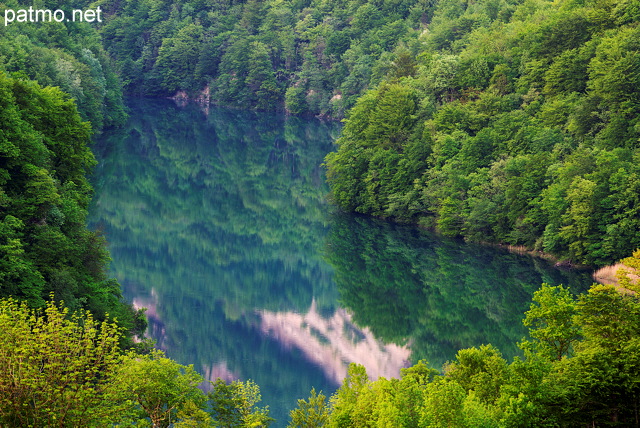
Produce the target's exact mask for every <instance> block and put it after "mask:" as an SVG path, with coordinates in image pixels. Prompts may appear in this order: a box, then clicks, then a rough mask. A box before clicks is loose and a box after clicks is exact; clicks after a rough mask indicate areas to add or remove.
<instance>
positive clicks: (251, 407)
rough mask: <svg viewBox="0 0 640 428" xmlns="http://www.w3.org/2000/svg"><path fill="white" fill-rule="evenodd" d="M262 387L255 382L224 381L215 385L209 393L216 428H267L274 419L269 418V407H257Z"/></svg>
mask: <svg viewBox="0 0 640 428" xmlns="http://www.w3.org/2000/svg"><path fill="white" fill-rule="evenodd" d="M261 399H262V398H261V396H260V387H258V385H256V384H255V383H254V382H253V381H250V380H248V381H246V382H241V381H234V382H231V383H230V384H227V383H226V382H225V381H223V380H222V379H218V380H217V381H216V382H214V383H213V390H212V391H211V392H210V393H209V401H210V406H211V415H212V416H213V418H214V419H215V421H216V425H215V426H220V427H225V428H232V427H247V428H249V427H265V426H269V425H270V424H271V423H272V422H273V421H274V419H273V418H271V417H270V416H269V407H268V406H267V407H264V408H261V407H257V406H256V405H257V404H258V403H259V402H260V400H261Z"/></svg>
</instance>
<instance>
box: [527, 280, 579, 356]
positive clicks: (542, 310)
mask: <svg viewBox="0 0 640 428" xmlns="http://www.w3.org/2000/svg"><path fill="white" fill-rule="evenodd" d="M576 311H577V308H576V301H575V300H574V298H573V297H572V296H571V294H570V293H569V290H568V289H567V288H564V287H563V286H561V285H559V286H557V287H554V286H550V285H549V284H542V287H541V288H540V289H539V290H538V291H536V292H535V293H534V294H533V303H532V304H531V308H530V309H529V310H528V311H527V312H525V319H524V321H523V323H524V325H525V326H526V327H529V334H530V335H531V337H532V338H533V339H535V342H534V343H533V346H534V348H535V350H536V351H537V352H539V353H540V354H541V355H543V356H545V357H546V358H549V359H555V360H560V359H561V358H562V357H563V356H570V355H571V352H572V348H573V345H574V344H575V343H576V342H577V341H578V339H579V338H580V327H579V326H578V325H576V324H575V323H574V321H573V320H574V316H575V315H576V313H577V312H576Z"/></svg>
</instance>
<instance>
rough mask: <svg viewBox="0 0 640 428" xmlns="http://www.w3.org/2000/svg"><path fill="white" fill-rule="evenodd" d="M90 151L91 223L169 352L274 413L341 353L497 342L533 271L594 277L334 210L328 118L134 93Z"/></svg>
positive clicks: (330, 380) (391, 365)
mask: <svg viewBox="0 0 640 428" xmlns="http://www.w3.org/2000/svg"><path fill="white" fill-rule="evenodd" d="M131 109H132V112H131V119H130V121H129V123H128V125H127V126H126V127H125V128H123V129H121V130H118V131H114V132H111V133H105V134H104V135H103V136H102V137H101V139H100V140H99V141H98V142H97V143H96V145H95V147H94V150H95V152H96V156H97V158H98V161H99V165H98V167H97V168H96V171H95V174H94V186H95V188H96V194H95V197H94V201H93V206H92V208H91V212H90V215H91V219H90V223H91V225H92V226H93V227H98V228H102V229H103V230H104V232H105V234H106V237H107V240H108V241H109V244H110V251H111V255H112V259H113V261H112V266H111V272H112V274H113V275H114V276H115V277H116V278H117V279H118V280H119V281H120V283H121V284H122V285H123V288H124V293H125V296H126V297H127V298H129V299H130V300H132V301H133V302H134V303H135V304H136V305H138V306H141V307H146V308H148V309H147V314H148V317H149V323H150V327H149V334H150V336H152V337H153V338H154V339H156V340H157V342H158V346H159V347H161V348H162V349H164V350H165V351H166V352H167V355H168V356H169V357H171V358H174V359H176V360H177V361H178V362H180V363H181V364H193V365H194V366H195V368H196V369H197V370H199V371H200V372H201V373H202V374H203V375H205V377H207V378H208V379H212V380H213V379H215V378H217V377H222V378H224V379H227V380H231V379H242V380H246V379H253V380H254V381H255V382H256V383H258V385H260V388H261V392H262V396H263V404H267V405H269V406H270V409H271V414H272V416H273V417H275V418H276V419H277V420H278V422H277V424H276V426H285V425H286V423H287V421H288V415H287V411H288V410H289V409H291V408H293V407H295V405H296V399H298V398H306V397H307V396H308V395H309V391H310V389H311V387H315V388H316V390H324V391H325V393H327V394H331V393H332V392H333V391H335V389H336V388H337V386H338V385H339V382H340V381H341V379H342V377H343V376H344V375H345V374H346V370H347V366H348V364H349V363H350V362H358V363H361V364H363V365H365V367H366V368H367V371H368V372H369V373H370V374H371V375H372V377H377V376H386V377H390V376H398V375H399V370H400V368H401V367H403V366H406V365H408V364H410V362H411V361H417V360H418V359H420V358H425V359H427V360H428V361H429V362H431V363H432V364H434V365H439V364H442V363H443V362H444V361H446V360H449V359H452V358H453V357H454V356H455V353H456V351H457V350H458V349H460V348H464V347H468V346H473V345H479V344H481V343H487V342H491V343H494V344H495V345H497V346H498V347H500V348H501V349H502V350H503V352H504V353H505V355H507V356H511V355H513V354H515V353H516V352H517V350H516V347H515V345H514V343H515V342H516V341H518V340H520V339H521V338H522V336H523V334H524V330H523V328H522V327H521V322H520V320H521V318H522V313H523V312H524V310H526V309H527V307H528V305H529V302H530V297H531V294H532V293H533V291H534V290H536V289H537V288H538V287H539V285H540V283H542V282H543V281H546V282H549V283H553V284H556V283H564V284H568V283H569V284H572V285H574V286H575V287H576V288H580V287H585V285H586V284H589V283H590V278H588V275H586V274H585V275H582V274H579V273H575V272H563V271H559V270H557V269H553V267H552V266H549V265H548V264H547V263H546V262H544V261H542V260H536V259H532V258H529V257H526V256H518V255H514V254H509V253H506V252H503V251H500V250H496V249H493V248H486V247H481V246H473V245H467V244H465V243H462V242H458V241H455V240H446V239H440V238H438V237H435V236H434V235H432V234H429V233H427V232H424V231H421V230H419V229H416V228H414V227H408V226H400V225H392V224H389V223H387V222H382V221H376V220H371V219H365V218H361V217H357V216H350V215H343V214H332V213H331V211H332V210H331V208H330V206H329V205H328V204H327V203H326V194H327V191H328V189H327V186H326V184H325V181H324V175H323V171H322V167H321V166H320V165H321V163H322V161H323V158H324V156H325V154H326V153H327V152H329V151H330V150H332V147H333V146H332V141H333V140H334V139H335V137H336V136H337V133H338V132H339V127H338V126H337V125H336V124H333V123H323V122H320V121H314V120H303V119H299V118H285V117H280V116H274V115H266V114H256V113H248V112H239V111H232V110H225V109H217V108H211V109H209V110H208V111H207V112H204V111H202V110H201V109H200V108H198V107H197V106H193V105H187V106H185V107H177V106H176V105H175V104H173V103H172V102H168V101H158V100H132V101H131Z"/></svg>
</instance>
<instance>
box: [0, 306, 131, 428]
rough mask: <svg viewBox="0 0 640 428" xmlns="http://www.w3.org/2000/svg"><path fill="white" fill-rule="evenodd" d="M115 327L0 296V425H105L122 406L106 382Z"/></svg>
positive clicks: (114, 354) (113, 359)
mask: <svg viewBox="0 0 640 428" xmlns="http://www.w3.org/2000/svg"><path fill="white" fill-rule="evenodd" d="M119 330H120V329H119V328H118V326H117V325H116V324H115V323H112V322H108V321H104V322H102V323H98V322H96V321H95V320H94V319H93V317H92V316H91V314H90V313H88V312H77V313H73V314H71V313H70V312H69V310H68V309H64V308H62V306H60V307H58V306H56V305H55V304H54V303H53V302H51V301H49V302H48V303H47V305H46V307H45V309H44V310H34V309H29V308H28V307H27V305H26V304H25V303H18V302H17V301H16V300H13V299H5V300H0V331H2V334H0V425H3V426H34V427H44V426H49V427H53V426H59V427H63V426H87V427H89V426H105V425H109V424H111V423H115V422H118V421H119V420H120V415H121V414H122V411H123V406H121V403H119V402H117V400H114V399H113V395H112V394H111V384H112V380H113V378H114V376H115V371H116V367H117V364H118V361H119V348H118V340H119V337H120V332H119Z"/></svg>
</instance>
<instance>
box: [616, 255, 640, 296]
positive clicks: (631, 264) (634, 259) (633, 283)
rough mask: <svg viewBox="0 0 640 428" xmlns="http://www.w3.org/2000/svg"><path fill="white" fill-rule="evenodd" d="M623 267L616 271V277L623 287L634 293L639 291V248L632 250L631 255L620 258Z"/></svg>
mask: <svg viewBox="0 0 640 428" xmlns="http://www.w3.org/2000/svg"><path fill="white" fill-rule="evenodd" d="M620 263H623V264H624V268H621V269H619V270H618V271H617V272H616V277H617V278H618V281H619V282H620V285H622V286H623V287H625V288H627V289H629V290H632V291H634V292H636V293H638V292H640V249H638V250H636V251H634V252H633V255H632V256H631V257H627V258H625V259H622V260H620Z"/></svg>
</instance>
